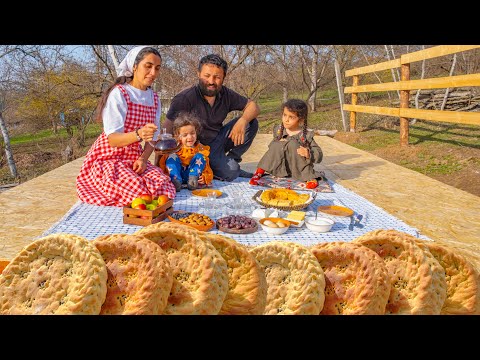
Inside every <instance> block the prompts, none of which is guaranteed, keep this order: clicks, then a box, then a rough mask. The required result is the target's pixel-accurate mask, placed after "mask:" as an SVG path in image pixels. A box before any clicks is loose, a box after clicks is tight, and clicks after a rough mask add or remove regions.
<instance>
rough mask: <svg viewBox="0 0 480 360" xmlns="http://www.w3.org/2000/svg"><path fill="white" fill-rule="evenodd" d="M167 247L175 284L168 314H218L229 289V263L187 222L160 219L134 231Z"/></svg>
mask: <svg viewBox="0 0 480 360" xmlns="http://www.w3.org/2000/svg"><path fill="white" fill-rule="evenodd" d="M135 234H136V235H142V236H145V237H146V238H148V239H150V240H152V241H153V242H155V243H156V244H158V245H160V247H161V248H162V249H163V250H165V252H166V253H167V256H168V261H169V262H170V267H171V269H172V271H173V285H172V289H171V291H170V296H169V298H168V304H167V307H166V309H165V311H164V313H165V314H172V315H173V314H185V315H187V314H191V315H194V314H199V315H216V314H218V313H219V311H220V309H221V308H222V304H223V300H224V299H225V296H226V295H227V291H228V271H227V263H226V262H225V260H224V259H223V258H222V256H221V255H220V254H219V253H218V251H217V250H215V248H214V247H213V245H212V244H211V243H209V242H206V241H202V239H200V237H199V236H198V232H197V231H196V230H195V229H193V228H191V227H188V226H186V225H182V224H176V223H170V222H169V223H165V222H159V223H156V224H152V225H148V226H145V227H144V228H143V229H140V230H139V231H137V232H136V233H135Z"/></svg>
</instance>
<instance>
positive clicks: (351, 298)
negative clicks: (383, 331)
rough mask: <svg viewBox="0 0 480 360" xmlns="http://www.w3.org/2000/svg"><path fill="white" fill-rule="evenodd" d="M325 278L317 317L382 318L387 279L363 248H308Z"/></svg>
mask: <svg viewBox="0 0 480 360" xmlns="http://www.w3.org/2000/svg"><path fill="white" fill-rule="evenodd" d="M310 251H312V253H313V255H315V257H316V258H317V260H318V262H319V263H320V266H321V267H322V270H323V272H324V274H325V303H324V305H323V309H322V311H321V312H320V314H321V315H340V314H343V315H383V314H384V313H385V307H386V306H387V302H388V297H389V295H390V279H389V277H388V270H387V268H386V266H385V264H384V262H383V259H382V258H381V257H380V256H379V255H378V254H377V253H375V252H374V251H373V250H370V249H369V248H367V247H366V246H363V245H359V244H353V243H347V242H331V243H322V244H317V245H314V246H313V247H311V248H310Z"/></svg>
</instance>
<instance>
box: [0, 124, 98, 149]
mask: <svg viewBox="0 0 480 360" xmlns="http://www.w3.org/2000/svg"><path fill="white" fill-rule="evenodd" d="M101 132H102V126H101V125H100V124H90V125H88V126H87V129H86V130H85V136H86V137H88V138H91V137H97V136H98V135H99V134H100V133H101ZM76 133H77V131H74V134H76ZM58 138H64V139H67V138H68V134H67V131H66V130H65V129H64V128H61V129H59V130H58V132H57V134H55V133H54V132H53V130H51V129H48V130H41V131H38V132H36V133H27V134H21V135H17V136H12V137H11V138H10V144H11V145H18V144H25V143H29V142H37V141H44V140H48V139H52V140H56V139H58ZM0 143H2V145H3V138H2V141H1V142H0Z"/></svg>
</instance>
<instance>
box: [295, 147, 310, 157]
mask: <svg viewBox="0 0 480 360" xmlns="http://www.w3.org/2000/svg"><path fill="white" fill-rule="evenodd" d="M297 154H298V155H300V156H303V157H304V158H307V159H309V158H310V150H308V149H307V148H306V147H303V146H300V147H299V148H298V149H297Z"/></svg>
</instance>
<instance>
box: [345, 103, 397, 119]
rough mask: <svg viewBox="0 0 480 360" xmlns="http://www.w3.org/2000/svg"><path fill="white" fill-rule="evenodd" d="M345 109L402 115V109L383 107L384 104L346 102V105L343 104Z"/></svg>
mask: <svg viewBox="0 0 480 360" xmlns="http://www.w3.org/2000/svg"><path fill="white" fill-rule="evenodd" d="M343 110H346V111H357V112H362V113H369V114H382V115H388V116H400V109H397V108H390V107H382V106H368V105H350V104H345V105H343Z"/></svg>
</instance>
